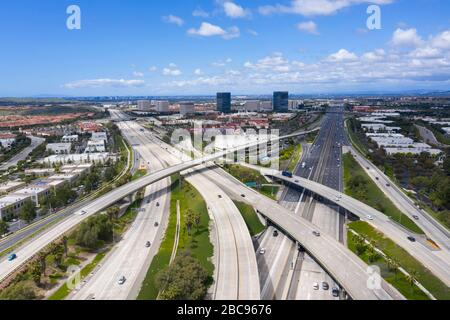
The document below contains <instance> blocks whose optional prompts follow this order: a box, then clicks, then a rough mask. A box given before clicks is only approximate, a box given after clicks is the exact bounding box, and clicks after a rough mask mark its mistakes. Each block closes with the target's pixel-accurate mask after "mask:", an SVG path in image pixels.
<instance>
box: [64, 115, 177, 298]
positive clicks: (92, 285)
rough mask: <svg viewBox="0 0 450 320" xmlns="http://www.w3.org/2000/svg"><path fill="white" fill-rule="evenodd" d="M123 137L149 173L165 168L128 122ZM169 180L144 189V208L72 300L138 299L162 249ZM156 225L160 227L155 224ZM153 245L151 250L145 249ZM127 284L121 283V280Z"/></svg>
mask: <svg viewBox="0 0 450 320" xmlns="http://www.w3.org/2000/svg"><path fill="white" fill-rule="evenodd" d="M118 125H119V128H120V129H121V130H122V133H123V134H124V137H125V138H126V139H127V141H128V142H129V144H130V145H132V146H133V149H134V150H135V151H136V152H137V153H139V154H140V155H141V157H142V159H144V160H145V161H146V162H147V163H148V169H149V171H150V172H153V171H157V170H160V169H162V168H163V163H162V161H161V160H159V159H158V157H155V156H154V155H153V154H152V153H150V152H149V150H148V149H147V148H146V147H145V146H143V145H141V141H140V140H139V139H138V137H136V136H134V133H133V131H132V129H131V128H129V127H128V126H127V125H126V123H119V124H118ZM169 187H170V179H168V178H166V179H163V180H160V181H157V182H155V183H154V184H151V185H149V186H147V187H146V188H145V192H144V199H143V202H142V206H141V208H140V210H139V212H138V214H137V216H136V219H135V220H134V222H133V224H132V225H131V227H130V229H129V230H128V231H127V232H126V233H125V234H124V236H123V238H122V239H121V240H120V241H119V243H118V244H117V245H116V246H115V247H114V249H113V250H112V252H111V253H110V254H109V255H107V257H106V258H105V259H104V261H103V262H102V264H101V265H100V266H99V268H97V269H96V270H95V272H94V274H93V275H91V276H90V277H88V278H87V279H85V280H86V282H85V283H84V284H83V286H82V287H81V288H80V290H77V291H75V292H74V294H73V295H71V296H69V299H71V300H87V299H96V300H126V299H129V300H135V299H136V297H137V295H138V294H139V290H140V287H141V284H142V281H143V279H144V278H145V275H146V273H147V270H148V268H149V266H150V264H151V262H152V260H153V257H154V256H155V255H156V253H157V252H158V250H159V247H160V243H161V240H162V239H163V236H164V232H165V230H166V227H167V223H168V218H169V212H170V197H169V192H170V190H169ZM156 223H157V225H156ZM147 241H149V242H150V248H148V247H147V246H146V243H147ZM121 277H125V279H126V281H125V283H123V284H119V283H118V280H119V279H120V278H121Z"/></svg>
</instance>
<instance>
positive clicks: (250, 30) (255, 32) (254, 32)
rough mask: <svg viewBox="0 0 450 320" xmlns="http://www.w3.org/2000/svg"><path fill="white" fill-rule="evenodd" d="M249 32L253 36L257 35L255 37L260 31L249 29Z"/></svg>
mask: <svg viewBox="0 0 450 320" xmlns="http://www.w3.org/2000/svg"><path fill="white" fill-rule="evenodd" d="M247 32H248V33H250V34H251V35H252V36H255V37H257V36H258V35H259V34H258V32H257V31H255V30H253V29H248V30H247Z"/></svg>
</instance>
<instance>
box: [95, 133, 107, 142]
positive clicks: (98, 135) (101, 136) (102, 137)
mask: <svg viewBox="0 0 450 320" xmlns="http://www.w3.org/2000/svg"><path fill="white" fill-rule="evenodd" d="M91 140H103V141H105V142H108V135H107V134H106V132H92V136H91Z"/></svg>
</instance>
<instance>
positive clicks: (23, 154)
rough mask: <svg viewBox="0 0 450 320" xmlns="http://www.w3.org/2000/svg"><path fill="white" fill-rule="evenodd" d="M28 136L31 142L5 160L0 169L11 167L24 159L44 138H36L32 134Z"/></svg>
mask: <svg viewBox="0 0 450 320" xmlns="http://www.w3.org/2000/svg"><path fill="white" fill-rule="evenodd" d="M28 138H29V139H31V144H30V145H29V146H28V147H26V148H25V149H23V150H22V151H21V152H19V153H18V154H16V155H15V156H14V157H12V158H11V159H9V160H8V161H7V162H5V163H3V164H1V165H0V171H5V170H8V168H10V167H13V166H15V165H17V164H18V163H19V162H20V161H23V160H25V159H26V158H27V157H28V155H29V154H30V153H31V152H32V151H33V150H34V149H36V148H37V147H39V146H40V145H41V144H43V143H44V142H45V139H44V138H38V137H34V136H29V137H28Z"/></svg>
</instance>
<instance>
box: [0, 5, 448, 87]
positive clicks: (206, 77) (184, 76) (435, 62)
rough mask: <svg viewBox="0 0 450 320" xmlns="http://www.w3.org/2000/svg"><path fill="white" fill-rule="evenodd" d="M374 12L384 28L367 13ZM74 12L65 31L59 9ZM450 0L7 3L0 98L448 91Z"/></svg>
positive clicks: (0, 35) (1, 20)
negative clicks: (74, 26)
mask: <svg viewBox="0 0 450 320" xmlns="http://www.w3.org/2000/svg"><path fill="white" fill-rule="evenodd" d="M373 3H375V4H377V5H379V6H380V8H381V23H382V28H381V30H368V29H367V27H366V20H367V18H368V14H367V13H366V9H367V7H368V6H369V5H370V4H373ZM69 5H78V6H79V7H80V9H81V30H68V29H67V27H66V19H67V17H68V14H66V8H67V7H68V6H69ZM449 12H450V1H448V0H374V1H366V0H253V1H250V0H235V1H226V0H224V1H221V0H202V1H200V0H197V1H194V0H172V1H154V0H152V1H143V0H127V1H126V2H125V1H122V0H80V1H77V0H71V1H66V0H40V1H34V0H14V1H12V0H9V1H6V0H5V1H2V4H1V10H0V30H1V31H0V42H1V43H2V49H1V50H0V72H1V74H0V77H1V83H2V84H1V86H0V96H34V95H42V94H51V95H70V96H84V95H183V94H186V95H187V94H214V93H215V92H216V91H222V90H230V91H232V92H233V93H235V94H268V93H270V92H272V91H274V90H280V89H283V90H289V91H290V92H292V93H299V94H303V93H341V92H349V93H350V92H361V91H374V90H376V91H403V90H411V89H426V90H443V89H447V90H448V89H450V15H449V14H448V13H449Z"/></svg>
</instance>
